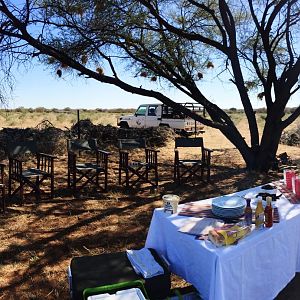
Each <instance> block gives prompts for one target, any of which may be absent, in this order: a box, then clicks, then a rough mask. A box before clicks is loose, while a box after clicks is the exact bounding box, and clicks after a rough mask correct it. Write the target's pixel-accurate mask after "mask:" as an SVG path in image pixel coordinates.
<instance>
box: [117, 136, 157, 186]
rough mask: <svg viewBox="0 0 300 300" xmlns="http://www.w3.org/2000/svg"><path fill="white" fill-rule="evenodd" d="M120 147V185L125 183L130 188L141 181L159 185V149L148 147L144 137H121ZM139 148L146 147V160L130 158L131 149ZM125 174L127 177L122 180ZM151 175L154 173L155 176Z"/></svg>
mask: <svg viewBox="0 0 300 300" xmlns="http://www.w3.org/2000/svg"><path fill="white" fill-rule="evenodd" d="M119 148H120V150H119V155H120V158H119V185H124V184H125V186H126V188H129V187H133V186H135V185H136V184H137V183H139V182H144V183H149V184H151V185H152V186H154V187H157V186H158V166H157V165H158V163H157V155H158V152H159V150H155V149H152V148H147V147H146V141H145V140H144V139H121V140H119ZM137 148H144V149H145V161H131V160H130V159H129V154H130V152H129V150H130V149H137ZM150 173H151V174H150ZM124 175H125V179H124V180H122V177H124ZM150 175H153V178H151V179H150Z"/></svg>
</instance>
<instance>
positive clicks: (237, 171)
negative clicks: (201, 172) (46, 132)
mask: <svg viewBox="0 0 300 300" xmlns="http://www.w3.org/2000/svg"><path fill="white" fill-rule="evenodd" d="M244 124H245V123H244V122H243V120H240V123H239V126H240V128H241V130H243V131H244V133H245V135H247V130H246V126H245V125H244ZM204 141H205V145H206V147H209V148H213V149H215V151H214V152H213V157H212V163H213V168H212V183H211V184H206V183H203V182H190V183H187V184H183V185H181V186H176V185H175V184H174V183H173V182H172V163H173V145H174V142H173V141H170V142H169V143H168V145H167V146H166V147H163V148H161V149H160V150H161V152H160V154H159V162H160V166H159V169H160V170H159V171H160V186H159V196H155V195H153V194H152V193H151V191H150V189H149V186H147V185H142V186H140V187H138V188H136V189H134V190H132V191H131V192H129V193H126V192H125V191H124V189H123V188H122V187H119V186H118V185H117V160H118V157H117V152H114V153H113V155H112V158H111V165H110V174H109V187H110V189H109V192H108V193H105V194H98V193H94V192H93V191H91V192H86V193H84V194H83V195H82V196H81V197H79V198H74V197H73V196H72V195H71V194H70V193H69V191H67V189H66V157H64V156H62V157H59V158H58V160H57V163H56V197H55V199H53V200H51V201H50V200H47V199H44V200H42V201H41V202H39V203H36V202H35V201H34V200H33V199H27V201H26V203H25V205H24V206H20V205H19V204H18V203H8V211H7V213H6V214H5V215H1V218H0V237H1V244H0V299H6V300H7V299H68V292H69V291H68V282H67V276H66V269H67V266H68V265H69V263H70V260H71V259H72V257H74V256H77V255H93V254H99V253H104V252H112V251H120V250H125V249H126V248H140V247H143V245H144V243H145V239H146V236H147V230H148V227H149V224H150V221H151V216H152V212H153V209H155V208H156V207H161V206H162V200H161V195H162V194H165V193H175V194H178V195H179V196H180V197H181V201H182V202H187V201H192V200H197V199H205V198H208V197H213V196H216V195H220V194H227V193H230V192H234V191H237V190H242V189H245V188H248V187H251V186H254V185H258V184H261V183H265V182H269V181H272V180H274V179H277V178H278V177H280V176H281V174H277V173H270V174H268V175H264V174H256V173H252V174H249V173H246V172H245V170H244V163H243V161H242V160H241V156H240V155H239V153H238V152H237V150H236V149H234V148H233V147H232V145H231V144H230V143H229V142H228V141H227V140H226V139H225V138H224V137H223V136H222V135H220V134H219V132H218V131H216V130H213V129H207V131H206V132H205V134H204ZM279 151H281V152H282V151H287V153H288V154H289V155H290V156H291V157H292V158H293V159H294V160H295V161H297V162H298V164H300V151H299V148H296V147H288V146H283V145H280V149H279ZM137 155H139V154H137ZM184 284H185V282H183V281H180V280H179V279H178V278H176V277H174V278H173V286H174V285H176V286H181V285H184Z"/></svg>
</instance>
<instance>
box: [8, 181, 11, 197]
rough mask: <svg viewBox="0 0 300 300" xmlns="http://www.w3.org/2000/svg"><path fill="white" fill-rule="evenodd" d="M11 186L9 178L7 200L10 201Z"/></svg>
mask: <svg viewBox="0 0 300 300" xmlns="http://www.w3.org/2000/svg"><path fill="white" fill-rule="evenodd" d="M11 185H12V180H11V178H10V176H9V179H8V197H9V199H11Z"/></svg>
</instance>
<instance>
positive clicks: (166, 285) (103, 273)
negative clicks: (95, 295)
mask: <svg viewBox="0 0 300 300" xmlns="http://www.w3.org/2000/svg"><path fill="white" fill-rule="evenodd" d="M149 250H150V251H151V254H152V255H153V257H154V259H155V260H156V261H157V262H158V263H159V264H160V265H161V266H162V268H163V269H164V274H162V275H158V276H154V277H152V278H148V279H144V278H143V277H142V276H140V275H138V274H136V273H135V271H134V269H133V267H132V266H131V263H130V261H129V260H128V258H127V254H126V252H117V253H104V254H101V255H94V256H81V257H74V258H73V259H72V260H71V264H70V271H71V272H70V273H71V274H70V275H71V278H70V288H71V297H72V299H73V300H82V299H83V296H82V294H83V291H84V289H86V288H94V287H99V286H104V285H110V284H115V283H120V282H128V281H134V280H142V281H143V282H144V286H145V289H146V291H147V294H148V296H149V298H150V299H151V300H159V299H164V298H166V297H167V296H168V294H169V292H170V288H171V280H170V271H169V269H168V266H167V264H166V262H165V261H164V260H163V259H162V258H160V257H159V255H158V254H157V252H156V251H155V250H154V249H149Z"/></svg>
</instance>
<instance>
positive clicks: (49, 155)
mask: <svg viewBox="0 0 300 300" xmlns="http://www.w3.org/2000/svg"><path fill="white" fill-rule="evenodd" d="M38 155H39V156H44V157H47V158H51V159H56V158H57V156H55V155H51V154H47V153H43V152H39V153H38Z"/></svg>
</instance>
